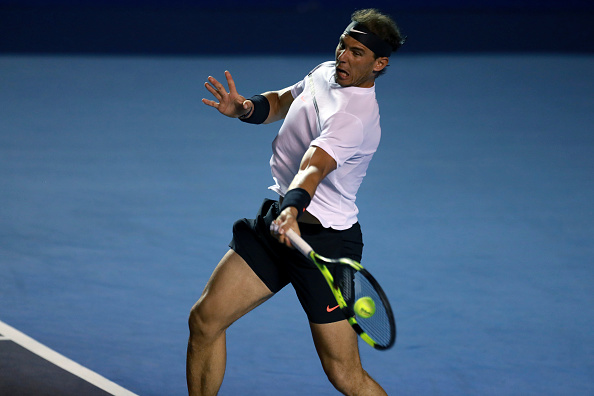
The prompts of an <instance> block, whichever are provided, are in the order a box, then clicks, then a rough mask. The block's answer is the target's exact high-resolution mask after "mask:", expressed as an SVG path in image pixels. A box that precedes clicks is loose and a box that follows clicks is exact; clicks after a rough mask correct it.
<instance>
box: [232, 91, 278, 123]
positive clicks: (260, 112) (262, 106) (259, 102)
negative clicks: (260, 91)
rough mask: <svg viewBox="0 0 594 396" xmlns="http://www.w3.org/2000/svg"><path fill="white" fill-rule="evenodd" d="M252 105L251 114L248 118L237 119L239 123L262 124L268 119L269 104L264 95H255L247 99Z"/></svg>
mask: <svg viewBox="0 0 594 396" xmlns="http://www.w3.org/2000/svg"><path fill="white" fill-rule="evenodd" d="M249 100H251V101H252V104H253V106H254V107H253V110H252V114H250V116H249V117H243V116H241V117H239V120H240V121H243V122H247V123H249V124H262V123H263V122H264V121H266V119H267V118H268V114H269V113H270V102H268V99H266V96H264V95H255V96H252V97H251V98H249Z"/></svg>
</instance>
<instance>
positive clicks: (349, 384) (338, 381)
mask: <svg viewBox="0 0 594 396" xmlns="http://www.w3.org/2000/svg"><path fill="white" fill-rule="evenodd" d="M323 366H324V372H325V373H326V376H327V377H328V380H329V381H330V383H332V385H333V386H334V387H335V388H336V389H338V390H339V391H340V392H342V393H344V394H353V392H354V391H355V390H356V389H357V387H358V386H359V385H361V383H362V382H363V381H364V376H365V372H364V371H363V368H362V367H361V366H360V365H357V364H348V363H347V364H345V363H342V362H338V361H333V362H327V363H325V364H324V365H323Z"/></svg>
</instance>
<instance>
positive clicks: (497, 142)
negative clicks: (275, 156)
mask: <svg viewBox="0 0 594 396" xmlns="http://www.w3.org/2000/svg"><path fill="white" fill-rule="evenodd" d="M327 58H328V57H323V56H313V55H312V56H300V57H291V56H279V57H275V56H259V57H238V58H235V57H199V56H193V57H190V56H188V57H174V56H171V57H150V56H144V57H143V56H136V57H126V56H119V57H118V56H111V57H110V56H74V55H70V56H66V55H63V56H26V55H11V56H9V55H4V56H1V57H0V87H1V89H0V120H1V121H0V191H1V193H0V273H1V279H2V281H1V282H0V320H1V321H3V322H5V323H7V324H8V325H10V326H12V327H14V328H16V329H18V330H19V331H21V332H23V333H25V334H27V335H28V336H29V337H31V338H33V339H35V340H37V341H38V342H39V343H41V344H43V345H46V346H47V347H49V348H51V349H52V350H54V351H57V352H59V353H60V354H62V355H64V356H67V357H68V358H69V359H72V360H73V361H74V362H77V363H78V364H80V365H82V366H84V367H86V368H88V369H89V370H91V371H93V372H96V373H98V374H99V375H100V376H102V377H105V378H107V379H109V380H110V381H113V383H115V384H118V385H119V386H121V387H122V388H125V389H127V390H129V391H130V392H133V393H135V394H139V395H183V394H185V393H186V386H185V353H186V342H187V336H188V330H187V324H186V321H187V315H188V312H189V309H190V307H191V306H192V304H193V303H194V302H195V300H196V299H197V298H198V297H199V295H200V293H201V291H202V287H203V286H204V284H205V282H206V280H207V279H208V277H209V276H210V273H211V271H212V270H213V268H214V266H215V265H216V263H217V262H218V260H219V259H220V257H222V255H223V254H224V253H225V251H226V250H227V243H228V242H229V240H230V238H231V225H232V223H233V222H234V221H235V220H236V219H237V218H240V217H245V216H248V217H249V216H253V215H254V214H255V210H256V209H257V207H258V205H259V204H260V202H261V200H262V199H263V198H264V197H273V195H271V194H272V193H271V192H269V191H268V190H267V187H268V186H269V185H270V184H271V183H272V181H271V177H270V171H269V167H268V160H269V156H270V143H271V142H272V139H273V138H274V136H275V133H276V131H277V129H278V125H275V124H273V125H267V126H252V125H246V124H242V123H239V122H237V121H236V120H232V119H227V118H224V117H222V116H220V115H219V114H218V113H217V112H216V111H213V109H211V108H208V107H207V106H204V105H203V104H202V103H201V102H200V99H201V98H202V97H206V96H207V95H208V93H207V92H206V90H205V89H204V88H203V83H204V81H205V79H206V77H207V76H208V75H213V76H215V77H217V78H221V77H222V74H223V71H224V70H227V69H228V70H230V71H231V72H232V74H233V77H234V78H235V81H236V83H237V86H238V90H239V91H240V93H244V95H252V94H254V93H259V92H263V91H266V90H270V89H278V88H281V87H284V86H287V85H290V84H292V83H294V82H296V81H297V80H299V79H301V78H302V77H303V76H304V75H305V74H306V73H307V72H308V71H309V70H310V69H312V68H313V67H314V66H315V65H317V64H318V63H320V62H321V61H324V60H327ZM256 71H257V73H256ZM261 71H265V73H262V72H261ZM255 76H256V77H255ZM377 95H378V101H379V103H380V109H381V115H382V130H383V136H382V143H381V144H380V149H379V151H378V152H377V154H376V156H375V158H374V161H373V162H372V164H371V166H370V169H369V174H368V176H367V178H366V179H365V182H364V183H363V185H362V187H361V192H360V196H359V200H358V204H359V208H360V210H361V214H360V222H361V224H362V227H363V232H364V238H365V250H364V259H363V264H364V265H365V266H366V267H368V268H369V269H370V270H371V271H372V272H373V273H374V274H375V276H376V277H377V278H378V279H379V280H380V282H381V283H382V285H383V287H384V289H385V290H386V292H387V294H388V296H389V298H390V300H391V303H392V306H393V308H394V310H395V313H396V319H397V324H398V340H397V344H396V346H395V348H393V349H392V350H390V351H388V352H376V351H373V350H371V349H370V348H368V347H367V346H366V345H365V344H362V345H361V349H362V358H363V361H364V365H365V367H366V369H367V371H368V372H369V373H370V374H371V375H372V376H374V377H375V378H376V379H377V380H378V381H379V382H380V383H381V384H382V385H383V386H384V388H385V389H386V391H387V392H388V393H389V394H400V395H494V396H495V395H522V396H525V395H567V394H571V395H584V396H585V395H592V394H594V333H593V332H592V328H593V327H594V265H593V264H594V204H593V202H594V57H593V56H591V55H561V54H558V55H519V54H517V55H505V54H494V55H436V54H433V55H421V54H418V55H406V56H401V57H394V59H393V60H392V66H391V68H390V70H389V72H388V74H387V75H386V76H383V77H381V78H380V80H378V85H377ZM310 338H311V336H310V334H309V328H308V324H307V321H306V317H305V315H304V314H303V313H302V312H301V307H300V306H299V303H298V301H297V298H296V296H295V295H294V293H293V291H292V289H291V288H287V289H285V290H283V291H282V292H281V293H279V295H277V296H275V297H274V298H273V299H272V300H270V301H269V302H267V303H266V304H264V305H263V306H261V307H260V308H258V309H257V310H256V311H254V312H253V313H252V314H251V315H249V316H247V317H245V318H242V319H241V320H240V321H239V322H237V323H236V324H235V325H234V326H232V327H231V329H230V330H229V332H228V365H227V373H226V377H225V382H224V383H223V387H222V389H221V393H220V394H221V395H239V394H241V395H279V394H282V395H301V394H303V393H304V392H306V393H309V394H315V395H332V394H335V391H334V389H333V388H332V387H331V385H330V384H329V383H328V382H327V380H326V378H325V376H324V374H323V372H322V370H321V367H320V364H319V362H318V358H317V355H316V352H315V350H314V347H313V344H312V342H311V340H310ZM3 345H6V344H3V342H2V341H0V351H4V353H0V361H1V362H2V365H5V367H12V365H13V364H15V363H14V362H15V360H9V358H8V357H7V354H6V348H3ZM25 372H26V370H25ZM1 387H2V385H0V389H1ZM0 393H2V392H0Z"/></svg>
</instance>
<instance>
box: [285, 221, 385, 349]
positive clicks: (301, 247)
mask: <svg viewBox="0 0 594 396" xmlns="http://www.w3.org/2000/svg"><path fill="white" fill-rule="evenodd" d="M285 235H286V236H287V238H289V240H290V241H291V244H292V245H293V247H295V248H296V249H297V250H298V251H299V252H301V254H303V255H304V256H305V257H307V258H309V259H310V260H311V261H312V262H313V263H314V264H315V265H316V267H318V269H319V270H320V272H321V273H322V275H323V276H324V279H326V282H327V283H328V286H330V290H331V291H332V294H333V295H334V298H335V299H336V302H337V303H338V305H339V307H340V309H341V310H342V312H343V313H344V314H345V316H346V318H347V320H348V322H349V324H350V325H351V327H352V328H353V330H355V332H356V333H357V334H358V335H359V337H361V339H362V340H363V341H365V342H366V343H367V344H369V345H370V346H371V347H373V348H375V349H378V350H386V349H390V348H391V347H392V346H393V345H394V343H395V341H396V322H395V320H394V314H393V313H392V308H391V306H390V303H389V301H388V298H387V297H386V295H385V293H384V291H383V289H382V288H381V286H380V285H379V283H378V282H377V281H376V280H375V278H374V277H373V276H372V275H371V274H370V273H369V271H367V270H366V269H365V268H364V267H363V266H362V265H361V264H360V263H358V262H357V261H355V260H352V259H350V258H338V259H331V258H327V257H324V256H321V255H319V254H317V253H316V252H315V251H314V250H313V248H312V247H311V246H310V245H309V244H308V243H307V242H305V241H304V240H303V238H301V237H300V236H299V235H298V234H297V233H296V232H295V231H293V230H292V229H289V230H288V231H287V232H286V233H285ZM324 263H328V264H333V265H348V266H350V267H351V268H353V269H354V270H355V271H359V272H361V274H362V275H363V276H364V277H365V278H367V280H368V281H369V282H370V283H371V284H372V286H373V288H374V289H375V291H376V292H377V294H378V296H379V298H380V299H381V302H382V304H384V306H385V307H386V313H387V315H388V320H389V321H390V342H389V343H388V345H381V344H378V343H377V342H376V341H374V340H373V339H372V338H371V337H370V336H369V335H368V334H367V333H366V332H365V331H364V330H363V329H362V328H361V326H360V325H359V323H358V322H357V317H356V315H355V314H354V311H353V309H352V308H350V307H349V306H348V304H347V303H346V301H345V299H344V297H343V295H342V292H341V291H340V288H339V287H338V286H337V285H336V284H335V282H334V277H333V276H332V274H331V273H330V270H329V269H328V267H326V265H325V264H324Z"/></svg>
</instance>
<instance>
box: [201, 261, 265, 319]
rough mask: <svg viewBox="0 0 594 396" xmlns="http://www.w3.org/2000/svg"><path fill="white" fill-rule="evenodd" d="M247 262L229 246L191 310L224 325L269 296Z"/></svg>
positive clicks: (203, 317)
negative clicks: (229, 248)
mask: <svg viewBox="0 0 594 396" xmlns="http://www.w3.org/2000/svg"><path fill="white" fill-rule="evenodd" d="M272 295H273V293H272V292H271V291H270V290H269V289H268V287H266V285H265V284H264V283H263V282H262V280H260V278H259V277H258V276H257V275H256V274H255V273H254V271H253V270H252V269H251V268H250V266H249V265H248V264H247V263H246V262H245V260H243V259H242V258H241V256H239V255H238V254H237V253H235V252H234V251H233V250H229V251H228V252H227V254H225V256H224V257H223V259H222V260H221V261H220V262H219V264H218V265H217V267H216V268H215V270H214V271H213V273H212V275H211V277H210V279H209V280H208V282H207V284H206V287H205V288H204V291H203V292H202V296H201V297H200V299H199V300H198V302H197V303H196V305H195V306H194V308H193V310H195V311H196V313H197V314H198V315H199V317H200V319H201V320H202V321H203V322H207V323H209V322H213V321H214V322H215V323H218V325H219V326H221V327H223V328H226V327H228V326H229V325H231V324H232V323H233V322H235V321H236V320H237V319H239V318H240V317H242V316H243V315H245V314H246V313H248V312H250V311H251V310H253V309H254V308H256V307H257V306H258V305H260V304H262V303H263V302H264V301H266V300H268V299H269V298H270V297H272Z"/></svg>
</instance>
